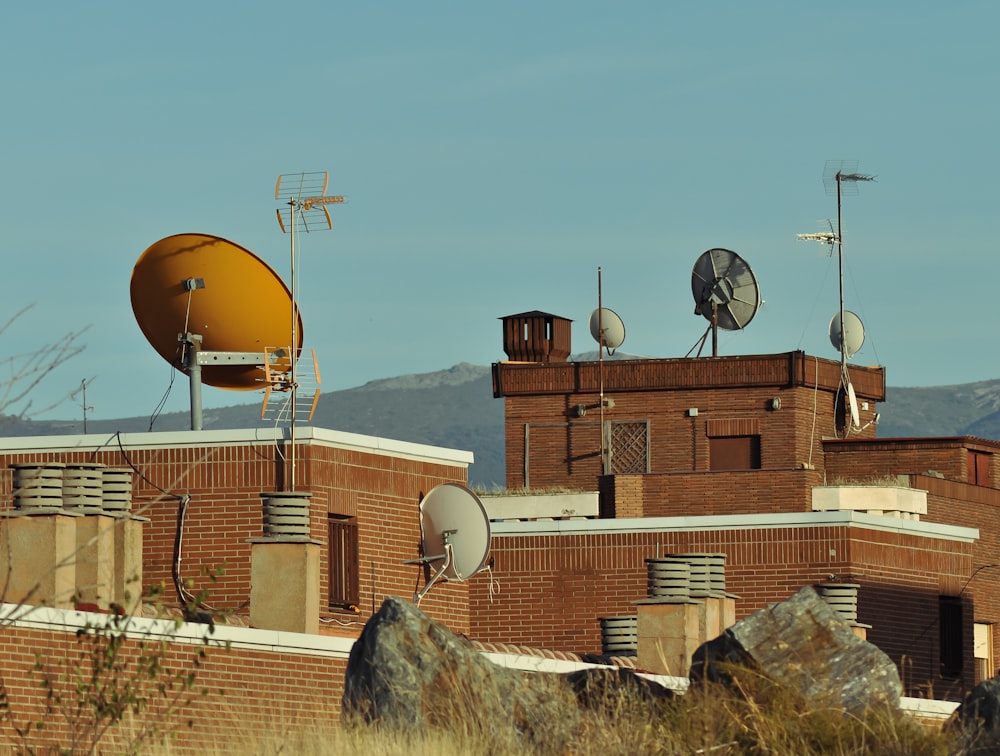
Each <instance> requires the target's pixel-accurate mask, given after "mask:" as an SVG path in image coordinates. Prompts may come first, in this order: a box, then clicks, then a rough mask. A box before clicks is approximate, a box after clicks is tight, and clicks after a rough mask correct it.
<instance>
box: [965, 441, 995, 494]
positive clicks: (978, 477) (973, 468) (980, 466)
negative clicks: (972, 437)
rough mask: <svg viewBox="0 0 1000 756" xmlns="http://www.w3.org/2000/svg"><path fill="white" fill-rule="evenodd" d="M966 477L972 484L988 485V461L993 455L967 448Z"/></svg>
mask: <svg viewBox="0 0 1000 756" xmlns="http://www.w3.org/2000/svg"><path fill="white" fill-rule="evenodd" d="M968 460H969V462H968V469H967V473H966V478H967V480H968V482H969V483H971V484H972V485H974V486H988V485H990V462H991V461H992V460H993V455H992V454H988V453H986V452H981V451H973V450H972V449H969V457H968Z"/></svg>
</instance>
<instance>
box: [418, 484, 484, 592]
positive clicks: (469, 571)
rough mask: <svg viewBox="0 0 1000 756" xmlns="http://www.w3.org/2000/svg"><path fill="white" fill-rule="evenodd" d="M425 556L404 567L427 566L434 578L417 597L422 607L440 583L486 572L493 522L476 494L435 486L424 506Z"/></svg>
mask: <svg viewBox="0 0 1000 756" xmlns="http://www.w3.org/2000/svg"><path fill="white" fill-rule="evenodd" d="M420 533H421V538H420V546H421V552H422V554H423V556H422V557H421V558H420V559H411V560H408V561H406V562H404V564H426V565H428V566H429V567H430V568H431V570H433V574H432V575H431V577H430V579H429V580H428V581H427V584H426V585H425V586H424V587H423V588H422V589H421V590H420V591H418V592H417V593H415V594H414V596H413V599H414V601H415V602H416V603H417V604H419V603H420V599H422V598H423V597H424V596H425V595H426V593H427V592H428V591H429V590H430V589H431V587H432V586H433V585H434V584H435V583H436V582H437V581H438V580H440V579H442V578H444V579H445V580H458V581H462V580H467V579H468V578H470V577H472V576H473V575H475V574H476V573H477V572H480V571H482V570H483V569H485V568H486V565H487V561H488V560H489V556H490V518H489V515H487V513H486V508H485V507H484V506H483V503H482V502H481V501H480V500H479V497H478V496H476V494H474V493H473V492H472V491H470V490H469V489H468V488H466V487H465V486H462V485H459V484H457V483H442V484H441V485H439V486H435V487H434V488H433V489H431V491H430V492H429V493H428V494H427V495H426V496H425V497H424V498H423V501H421V502H420Z"/></svg>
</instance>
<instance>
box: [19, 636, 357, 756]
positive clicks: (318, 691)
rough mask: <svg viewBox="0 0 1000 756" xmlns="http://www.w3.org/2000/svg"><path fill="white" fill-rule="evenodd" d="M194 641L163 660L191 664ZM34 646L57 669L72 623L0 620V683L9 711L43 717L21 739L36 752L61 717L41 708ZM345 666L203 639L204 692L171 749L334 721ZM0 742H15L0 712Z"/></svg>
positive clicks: (53, 737)
mask: <svg viewBox="0 0 1000 756" xmlns="http://www.w3.org/2000/svg"><path fill="white" fill-rule="evenodd" d="M198 648H199V647H198V646H194V645H191V644H187V643H169V644H168V646H167V649H168V651H167V659H166V662H167V666H168V667H169V668H171V669H174V670H191V669H193V667H192V658H193V654H194V653H195V652H196V651H197V649H198ZM36 652H37V653H39V654H41V655H42V656H43V658H44V659H45V661H46V663H47V664H49V665H50V668H51V669H52V670H54V671H57V672H58V671H59V670H61V669H65V667H64V666H63V662H64V661H65V662H69V663H72V662H73V661H75V660H76V658H77V654H78V646H77V641H76V637H75V635H74V633H73V632H72V631H70V632H53V631H50V630H45V629H35V628H23V627H4V628H3V629H2V631H0V658H2V659H3V660H4V664H3V684H4V686H5V689H6V692H7V697H8V703H9V707H10V708H9V710H10V716H11V718H12V719H13V723H14V724H15V725H18V726H21V727H23V726H24V725H25V724H26V723H27V722H29V721H35V720H38V719H44V721H45V729H44V731H43V732H42V733H41V734H40V735H36V736H35V739H34V740H30V741H28V743H27V745H29V746H31V745H34V746H35V747H36V749H37V750H39V752H40V751H41V750H42V748H41V747H43V746H45V745H46V744H49V743H52V744H55V745H60V746H64V747H65V746H66V742H67V741H66V738H67V735H66V730H65V723H64V721H63V720H62V718H61V717H59V716H54V717H45V716H44V714H45V695H44V691H43V690H42V688H41V687H40V681H41V678H40V676H39V675H38V674H37V673H34V672H32V668H33V667H34V664H35V653H36ZM346 668H347V660H346V659H345V658H331V657H329V656H319V655H310V654H292V653H279V652H264V651H254V650H249V649H247V648H237V647H233V648H232V649H230V650H225V649H224V648H220V647H214V648H212V647H210V648H209V649H208V653H207V658H206V659H204V660H203V661H202V662H201V666H200V667H199V668H198V670H197V678H196V681H195V690H199V691H200V690H201V689H203V688H204V689H206V690H208V691H209V694H208V695H206V696H196V698H195V700H194V703H193V704H192V705H191V706H190V707H187V708H186V709H185V710H184V711H183V712H181V713H180V714H179V716H178V717H177V718H176V721H175V725H176V730H175V731H176V732H177V739H176V740H174V741H171V750H172V751H173V750H174V749H176V750H177V751H178V752H181V753H204V752H205V749H206V746H208V747H209V750H214V749H221V750H223V751H230V750H232V751H233V752H240V751H242V752H246V753H250V752H253V751H254V750H255V746H257V747H259V746H260V741H259V740H258V741H257V742H256V743H255V740H254V738H255V735H254V733H255V732H257V731H258V729H257V728H269V729H270V731H271V732H274V733H280V732H281V731H282V730H285V731H286V732H287V731H291V732H295V731H301V730H302V729H307V730H308V729H309V728H318V729H326V728H327V727H329V728H336V727H337V726H338V724H339V718H340V703H341V698H342V696H343V692H344V672H345V670H346ZM220 691H221V692H220ZM158 700H159V699H157V698H156V697H155V696H153V697H152V703H153V704H154V705H153V706H151V708H150V714H151V715H153V716H156V715H157V710H156V708H155V704H156V702H157V701H158ZM187 721H190V723H191V725H190V727H188V726H187V725H186V723H187ZM126 727H129V725H126ZM171 729H173V728H171ZM256 737H259V736H256ZM0 743H5V744H6V745H8V746H14V745H18V746H20V745H21V742H20V740H19V739H18V737H17V735H16V733H15V732H14V731H13V729H12V727H11V722H10V720H9V719H8V718H7V717H4V718H2V719H0ZM116 743H119V744H120V743H121V741H118V740H116V736H115V731H114V730H112V731H111V733H110V734H109V738H108V740H107V741H103V742H102V749H103V750H107V751H109V752H111V751H116V750H118V749H117V748H115V744H116Z"/></svg>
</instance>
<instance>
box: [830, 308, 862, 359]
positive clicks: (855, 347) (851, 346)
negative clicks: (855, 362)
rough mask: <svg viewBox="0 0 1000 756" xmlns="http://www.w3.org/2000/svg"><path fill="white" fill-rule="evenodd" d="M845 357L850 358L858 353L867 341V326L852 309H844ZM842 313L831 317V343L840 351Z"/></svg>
mask: <svg viewBox="0 0 1000 756" xmlns="http://www.w3.org/2000/svg"><path fill="white" fill-rule="evenodd" d="M843 335H844V358H845V359H850V358H851V357H853V356H854V355H855V354H857V353H858V352H859V351H860V350H861V347H862V345H864V343H865V326H864V323H862V322H861V318H859V317H858V316H857V315H855V314H854V313H853V312H851V311H850V310H844V329H843ZM840 336H841V328H840V313H839V312H838V313H836V314H835V315H834V316H833V317H832V318H831V319H830V343H831V344H833V348H834V349H836V350H837V351H838V352H839V351H840Z"/></svg>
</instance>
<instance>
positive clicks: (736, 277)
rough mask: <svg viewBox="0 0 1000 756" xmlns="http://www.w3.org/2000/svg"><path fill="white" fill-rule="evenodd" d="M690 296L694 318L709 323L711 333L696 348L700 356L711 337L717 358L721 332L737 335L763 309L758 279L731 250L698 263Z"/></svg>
mask: <svg viewBox="0 0 1000 756" xmlns="http://www.w3.org/2000/svg"><path fill="white" fill-rule="evenodd" d="M691 292H692V294H694V314H695V315H702V316H703V317H705V318H706V319H707V320H708V322H709V326H708V330H707V331H706V332H705V335H704V336H702V337H701V340H700V344H698V345H696V346H698V347H699V349H698V354H699V355H700V354H701V347H703V346H704V345H705V339H706V338H707V337H708V334H709V333H711V334H712V356H713V357H718V356H719V350H718V329H719V328H722V329H725V330H727V331H738V330H741V329H743V328H746V327H747V326H748V325H749V324H750V321H751V320H753V316H754V315H756V314H757V310H758V309H760V305H761V298H760V286H758V284H757V277H756V276H754V274H753V271H752V270H750V266H749V265H748V264H747V262H746V260H744V259H743V258H742V257H740V256H739V255H738V254H736V253H735V252H733V251H732V250H728V249H721V248H716V249H710V250H708V251H707V252H704V253H703V254H702V255H701V257H699V258H698V259H697V260H696V261H695V264H694V269H693V270H692V271H691ZM692 350H693V348H692ZM688 354H690V352H689V353H688Z"/></svg>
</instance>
